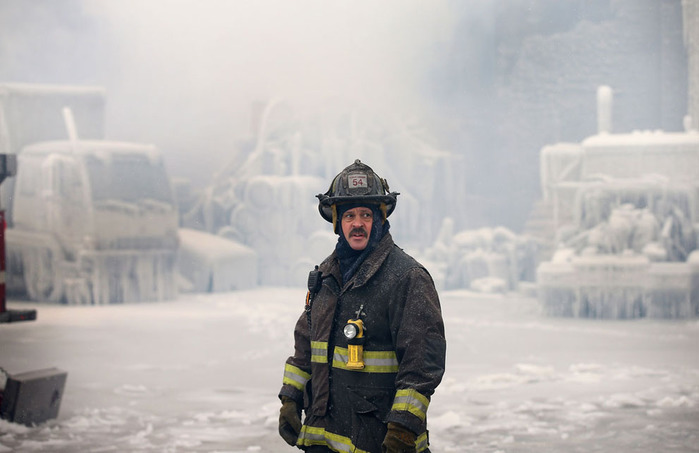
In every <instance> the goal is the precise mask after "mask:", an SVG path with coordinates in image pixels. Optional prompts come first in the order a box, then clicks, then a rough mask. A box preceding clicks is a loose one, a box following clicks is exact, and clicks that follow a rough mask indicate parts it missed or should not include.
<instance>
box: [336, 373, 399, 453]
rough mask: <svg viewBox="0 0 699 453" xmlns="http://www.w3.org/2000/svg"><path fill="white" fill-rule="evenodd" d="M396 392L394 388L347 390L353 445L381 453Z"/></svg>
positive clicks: (350, 388) (352, 388)
mask: <svg viewBox="0 0 699 453" xmlns="http://www.w3.org/2000/svg"><path fill="white" fill-rule="evenodd" d="M394 392H395V390H394V389H392V388H374V387H354V386H353V387H348V388H347V396H348V400H349V403H350V405H351V408H352V443H353V444H354V445H355V446H356V447H358V448H360V449H362V450H365V451H371V452H374V451H381V443H382V442H383V439H384V437H385V436H386V418H387V417H388V413H389V412H390V410H391V403H392V401H393V394H394Z"/></svg>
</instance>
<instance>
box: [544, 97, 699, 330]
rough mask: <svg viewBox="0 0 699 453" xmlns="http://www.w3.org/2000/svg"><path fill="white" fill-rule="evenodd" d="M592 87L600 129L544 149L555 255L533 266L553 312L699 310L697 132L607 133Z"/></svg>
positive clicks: (607, 118) (604, 103)
mask: <svg viewBox="0 0 699 453" xmlns="http://www.w3.org/2000/svg"><path fill="white" fill-rule="evenodd" d="M611 102H612V93H611V89H610V88H608V87H600V89H599V90H598V105H599V110H598V133H597V134H596V135H594V136H591V137H589V138H587V139H585V140H583V141H582V142H581V143H562V144H556V145H551V146H547V147H544V148H543V149H542V150H541V161H540V162H541V183H542V192H543V202H542V206H544V207H545V209H544V210H543V211H542V212H545V213H547V214H548V216H549V221H550V225H551V226H552V232H553V234H554V235H555V244H554V246H555V248H556V250H555V253H554V254H553V257H552V258H551V260H550V261H546V262H543V263H542V264H541V265H540V266H539V268H538V270H537V283H538V294H539V298H540V300H541V303H542V305H543V308H544V311H545V312H546V313H548V314H551V315H562V316H579V317H592V318H637V317H645V316H648V317H660V318H686V317H692V316H697V315H699V255H698V254H699V252H697V240H698V237H697V234H698V232H699V132H697V130H696V129H694V128H692V127H691V121H690V120H689V119H687V121H685V123H686V124H685V127H686V130H685V132H673V133H668V132H662V131H634V132H632V133H627V134H613V133H612V132H611Z"/></svg>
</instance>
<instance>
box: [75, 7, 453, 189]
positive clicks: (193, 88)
mask: <svg viewBox="0 0 699 453" xmlns="http://www.w3.org/2000/svg"><path fill="white" fill-rule="evenodd" d="M446 5H447V2H446V1H435V2H429V3H427V2H420V1H417V0H408V1H406V0H387V1H380V2H370V1H360V2H357V1H345V0H343V1H333V2H327V1H322V0H301V1H293V2H289V1H284V0H262V1H242V0H233V1H229V0H207V1H195V0H174V1H173V0H149V1H146V2H143V1H138V0H98V1H95V0H92V1H85V2H84V3H83V10H84V12H85V14H86V15H88V16H90V17H92V18H94V20H96V21H97V22H98V23H100V24H101V30H102V31H101V33H102V39H104V42H103V44H102V45H103V48H104V56H103V60H102V62H101V64H102V65H103V67H104V68H105V69H104V71H103V74H102V77H103V80H104V82H103V83H104V84H105V85H106V87H107V93H108V102H107V105H108V112H107V132H108V135H109V136H110V138H114V139H128V140H134V141H141V142H143V141H145V142H155V143H156V144H157V145H159V146H160V147H161V148H163V151H164V152H165V153H166V155H167V156H168V157H167V159H166V160H167V161H168V163H169V166H170V168H171V170H172V173H173V174H174V175H182V174H185V172H186V173H187V176H190V177H192V179H194V180H195V182H196V180H200V182H205V180H206V178H207V177H210V175H211V173H212V171H214V170H215V168H217V167H220V166H221V165H223V164H224V163H225V162H227V161H228V160H230V159H231V153H232V152H233V150H234V149H235V142H236V140H238V139H240V138H241V137H245V136H248V135H249V134H250V131H251V120H252V118H251V110H252V106H253V104H254V103H255V102H266V101H268V100H270V99H279V98H281V99H285V100H287V101H289V102H290V104H291V105H293V106H294V108H295V109H297V108H298V109H304V108H305V109H312V108H318V107H320V106H322V105H323V103H327V102H333V101H337V100H352V101H354V102H358V103H365V104H367V105H371V106H376V107H381V108H389V109H397V110H410V109H413V110H419V109H420V108H419V104H418V103H419V102H420V93H421V90H422V84H423V83H424V80H425V74H426V72H427V71H428V70H429V65H430V62H431V60H430V55H431V50H432V49H433V48H434V47H435V43H439V42H444V41H446V40H447V39H448V38H449V31H448V30H449V22H450V20H451V19H450V15H449V9H448V7H447V6H446Z"/></svg>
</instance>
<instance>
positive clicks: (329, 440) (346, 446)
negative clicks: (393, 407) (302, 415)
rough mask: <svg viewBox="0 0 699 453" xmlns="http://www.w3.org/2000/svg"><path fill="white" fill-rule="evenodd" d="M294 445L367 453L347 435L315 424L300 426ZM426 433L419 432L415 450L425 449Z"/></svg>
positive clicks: (426, 445)
mask: <svg viewBox="0 0 699 453" xmlns="http://www.w3.org/2000/svg"><path fill="white" fill-rule="evenodd" d="M296 445H297V446H299V447H310V446H313V445H322V446H326V447H331V448H333V449H334V450H335V451H339V452H347V453H369V452H367V451H364V450H361V449H359V448H357V447H355V446H354V445H353V444H352V440H351V439H350V438H349V437H345V436H341V435H339V434H335V433H331V432H330V431H326V430H325V428H318V427H315V426H307V425H304V426H303V427H302V428H301V433H299V438H298V440H297V441H296ZM428 446H429V445H428V444H427V433H426V432H424V433H422V434H420V435H419V436H418V437H417V439H416V440H415V451H416V452H417V453H420V452H422V451H425V450H427V447H428Z"/></svg>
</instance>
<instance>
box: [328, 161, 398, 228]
mask: <svg viewBox="0 0 699 453" xmlns="http://www.w3.org/2000/svg"><path fill="white" fill-rule="evenodd" d="M388 191H389V189H388V182H386V180H385V179H383V178H380V177H379V175H377V174H376V173H374V170H372V169H371V167H369V166H368V165H365V164H363V163H362V162H361V161H360V160H359V159H357V160H355V161H354V163H353V164H352V165H350V166H349V167H347V168H345V169H344V170H342V171H341V172H340V173H339V174H338V175H337V176H335V178H334V179H333V182H332V184H330V188H329V189H328V191H327V192H325V193H324V194H320V193H319V194H318V195H316V197H318V200H319V202H318V211H319V212H320V215H321V216H322V217H323V218H324V219H325V220H327V221H328V222H330V223H332V224H333V228H334V230H335V233H337V232H338V231H339V230H338V224H337V205H339V204H348V203H372V204H376V205H378V206H379V209H380V210H381V212H382V213H383V220H386V218H387V217H388V216H390V215H391V213H392V212H393V210H394V209H395V208H396V197H397V196H398V195H399V193H398V192H390V193H389V192H388Z"/></svg>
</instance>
